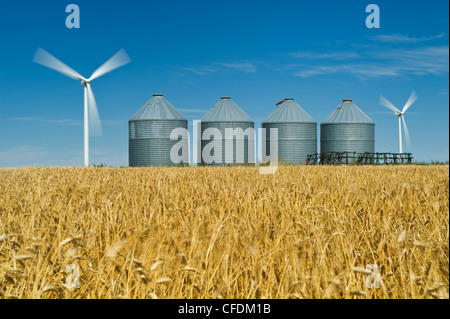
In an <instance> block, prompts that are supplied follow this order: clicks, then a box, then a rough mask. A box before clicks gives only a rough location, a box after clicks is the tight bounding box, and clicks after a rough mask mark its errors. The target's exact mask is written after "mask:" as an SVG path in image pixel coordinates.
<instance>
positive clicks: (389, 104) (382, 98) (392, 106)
mask: <svg viewBox="0 0 450 319" xmlns="http://www.w3.org/2000/svg"><path fill="white" fill-rule="evenodd" d="M380 104H381V105H383V106H385V107H387V108H388V109H390V110H392V111H394V112H399V113H400V110H399V109H398V108H396V107H395V106H394V105H393V104H392V103H391V102H389V101H388V100H387V99H386V98H385V97H384V96H382V95H380Z"/></svg>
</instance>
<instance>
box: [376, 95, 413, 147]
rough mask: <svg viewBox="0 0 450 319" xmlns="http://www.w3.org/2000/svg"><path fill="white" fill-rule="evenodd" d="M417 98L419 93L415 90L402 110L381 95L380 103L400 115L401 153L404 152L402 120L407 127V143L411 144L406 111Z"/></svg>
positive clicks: (399, 136) (399, 138) (399, 141)
mask: <svg viewBox="0 0 450 319" xmlns="http://www.w3.org/2000/svg"><path fill="white" fill-rule="evenodd" d="M416 100H417V95H416V93H415V92H414V91H413V92H412V93H411V95H410V97H409V99H408V101H406V103H405V105H404V106H403V110H402V111H400V110H399V109H398V108H396V107H395V106H394V105H393V104H392V103H391V102H389V101H388V100H387V99H386V98H385V97H384V96H380V104H381V105H383V106H385V107H387V108H388V109H390V110H392V111H394V114H395V116H397V117H398V150H399V153H400V154H401V153H403V150H402V122H403V128H404V129H405V137H406V143H407V144H411V138H410V136H409V132H408V127H407V126H406V122H405V117H404V115H405V112H406V111H407V110H408V109H409V108H410V106H411V105H412V104H413V103H414V102H415V101H416Z"/></svg>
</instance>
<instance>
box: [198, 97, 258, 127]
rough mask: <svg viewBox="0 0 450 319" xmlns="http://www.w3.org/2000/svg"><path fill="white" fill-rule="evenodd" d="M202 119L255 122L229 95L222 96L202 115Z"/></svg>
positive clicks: (209, 120)
mask: <svg viewBox="0 0 450 319" xmlns="http://www.w3.org/2000/svg"><path fill="white" fill-rule="evenodd" d="M201 121H202V122H246V123H253V120H252V119H251V118H250V117H249V116H248V115H247V114H246V113H245V112H244V111H243V110H242V109H241V108H240V107H239V106H238V105H237V104H236V103H234V102H233V101H232V100H231V99H230V98H229V97H222V98H221V99H220V101H219V102H217V104H216V105H214V106H213V107H212V109H211V110H209V111H208V113H206V114H205V115H204V116H203V117H202V119H201Z"/></svg>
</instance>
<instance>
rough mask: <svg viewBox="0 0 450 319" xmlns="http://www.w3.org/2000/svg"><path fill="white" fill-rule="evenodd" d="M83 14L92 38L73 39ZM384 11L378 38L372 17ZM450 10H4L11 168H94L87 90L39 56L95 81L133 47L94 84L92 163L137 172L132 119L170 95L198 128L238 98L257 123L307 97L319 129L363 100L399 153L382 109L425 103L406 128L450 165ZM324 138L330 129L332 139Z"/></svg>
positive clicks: (5, 130)
mask: <svg viewBox="0 0 450 319" xmlns="http://www.w3.org/2000/svg"><path fill="white" fill-rule="evenodd" d="M70 3H75V4H77V5H78V6H79V7H80V11H81V28H80V29H68V28H66V25H65V20H66V17H67V15H68V13H66V12H65V8H66V6H67V5H68V4H70ZM370 3H375V4H377V5H378V6H379V8H380V21H381V23H380V28H379V29H368V28H367V27H366V25H365V20H366V17H367V15H368V13H366V12H365V8H366V6H367V5H368V4H370ZM448 6H449V4H448V2H447V1H442V0H429V1H414V2H411V1H384V0H383V1H378V0H373V1H359V0H352V1H350V0H345V1H331V0H330V1H294V0H291V1H284V0H278V1H242V0H240V1H158V2H155V1H134V0H130V1H92V0H91V1H86V0H72V1H31V0H26V1H20V2H18V1H2V2H0V41H1V42H0V43H1V46H0V167H10V166H30V165H41V166H54V165H56V166H67V165H70V166H81V165H83V87H82V86H81V85H80V83H77V82H78V81H75V80H73V79H70V78H67V77H65V76H64V75H61V74H59V73H57V72H55V71H53V70H50V69H47V68H45V67H43V66H41V65H38V64H36V63H33V61H32V60H33V56H34V53H35V52H36V49H37V48H38V47H42V48H43V49H45V50H47V51H48V52H50V53H51V54H53V55H54V56H56V57H57V58H58V59H60V60H61V61H63V62H64V63H66V64H67V65H69V66H70V67H72V68H73V69H75V70H76V71H78V72H79V73H80V74H82V75H83V76H85V77H88V76H90V74H91V73H92V72H93V71H94V70H95V69H96V68H97V67H99V66H100V65H101V64H102V63H103V62H105V61H106V60H107V59H109V58H110V57H111V56H112V55H113V54H115V53H116V52H117V51H118V50H119V49H121V48H124V49H125V50H126V52H127V53H128V55H129V56H130V58H131V60H132V62H131V63H130V64H128V65H126V66H124V67H122V68H120V69H117V70H115V71H113V72H111V73H109V74H107V75H105V76H103V77H101V78H99V79H96V80H95V81H93V82H92V89H93V91H94V93H95V96H96V99H97V104H98V109H99V114H100V118H101V120H102V124H103V135H102V136H99V137H91V139H90V153H91V154H90V155H91V156H90V162H91V163H93V164H100V163H104V164H107V165H112V166H126V165H128V120H129V119H130V118H131V117H132V116H133V115H134V114H135V113H136V112H137V111H138V110H139V109H140V108H141V107H142V106H143V105H144V104H145V103H146V102H147V101H148V100H149V99H150V98H151V97H152V95H153V94H154V93H162V94H164V96H165V97H166V98H167V99H168V100H169V101H170V102H171V103H172V104H173V105H174V106H175V107H176V108H178V109H179V110H181V112H182V113H183V115H184V116H185V117H186V118H187V119H188V120H189V121H190V123H189V126H190V130H191V129H192V121H193V120H195V119H200V118H201V117H202V116H203V115H204V114H205V112H206V111H208V110H209V109H210V108H211V107H212V106H213V105H214V104H215V103H216V102H217V101H218V100H219V99H220V97H221V96H231V98H232V99H233V101H235V102H236V103H237V104H238V105H239V106H240V107H241V108H242V109H244V111H245V112H247V114H249V116H251V117H252V118H253V119H254V121H255V128H257V127H260V125H261V122H262V121H263V120H264V119H265V118H266V117H267V116H268V115H269V114H270V113H271V112H272V111H273V110H274V108H275V104H276V103H277V102H278V101H280V100H282V99H284V98H286V97H293V98H294V99H295V100H296V101H297V102H298V103H299V104H300V105H301V106H302V107H303V108H304V109H305V110H306V111H307V112H308V113H309V114H310V115H311V116H312V117H313V118H314V119H315V120H316V121H317V123H318V126H319V124H320V123H321V122H322V121H323V120H324V119H325V118H326V117H327V115H328V114H329V113H331V112H332V111H333V109H334V108H336V107H337V106H338V105H339V104H340V102H341V100H342V99H344V98H351V99H353V102H354V103H355V104H356V105H357V106H358V107H360V108H361V109H362V110H363V111H364V112H365V113H366V114H367V115H368V116H369V117H371V118H372V120H373V121H374V122H375V123H376V126H375V134H376V136H375V138H376V144H375V148H376V151H378V152H396V151H397V150H398V127H397V118H396V117H395V116H394V115H392V114H389V113H386V112H389V111H388V110H387V109H386V108H384V107H383V106H381V105H380V104H379V97H380V95H383V96H385V97H386V98H387V99H388V100H390V101H391V102H392V103H393V104H394V105H396V106H397V107H398V108H402V107H403V104H404V103H405V102H406V100H407V99H408V97H409V95H410V94H411V92H412V91H413V90H415V92H416V93H417V95H418V100H417V102H416V103H414V104H413V106H412V107H411V108H410V109H409V110H408V112H407V114H406V117H405V119H406V122H407V124H408V129H409V132H410V135H411V139H412V145H411V146H410V147H409V148H408V149H407V151H411V152H412V153H413V155H414V158H415V160H418V161H430V160H440V161H445V160H448V159H449V90H448V86H449V37H448V36H449V35H448V30H449V17H448V10H449V8H448ZM318 135H319V131H318Z"/></svg>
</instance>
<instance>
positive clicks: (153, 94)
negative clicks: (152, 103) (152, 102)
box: [153, 94, 163, 96]
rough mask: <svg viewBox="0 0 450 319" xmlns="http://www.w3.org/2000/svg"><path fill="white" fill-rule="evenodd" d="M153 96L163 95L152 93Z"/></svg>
mask: <svg viewBox="0 0 450 319" xmlns="http://www.w3.org/2000/svg"><path fill="white" fill-rule="evenodd" d="M153 96H163V95H162V94H153Z"/></svg>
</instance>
